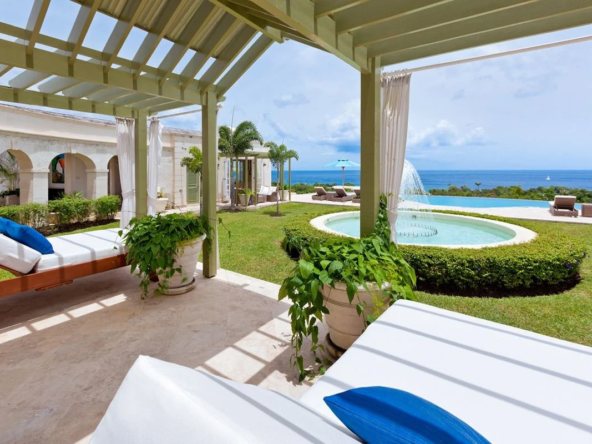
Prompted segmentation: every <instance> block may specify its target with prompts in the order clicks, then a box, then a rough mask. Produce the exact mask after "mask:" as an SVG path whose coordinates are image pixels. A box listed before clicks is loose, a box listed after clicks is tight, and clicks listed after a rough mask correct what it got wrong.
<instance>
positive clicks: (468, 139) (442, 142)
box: [407, 119, 489, 148]
mask: <svg viewBox="0 0 592 444" xmlns="http://www.w3.org/2000/svg"><path fill="white" fill-rule="evenodd" d="M488 142H489V137H488V136H487V134H486V132H485V130H484V129H483V128H482V127H480V126H479V127H475V128H472V129H471V130H469V131H466V132H464V133H463V132H461V131H460V130H459V129H458V128H457V126H456V125H454V124H453V123H451V122H449V121H448V120H444V119H442V120H440V121H439V122H438V123H437V124H436V125H434V126H428V127H426V128H423V129H421V130H415V129H414V128H409V134H408V135H407V146H408V147H409V148H439V147H451V146H452V147H462V146H471V145H472V146H474V145H485V144H487V143H488Z"/></svg>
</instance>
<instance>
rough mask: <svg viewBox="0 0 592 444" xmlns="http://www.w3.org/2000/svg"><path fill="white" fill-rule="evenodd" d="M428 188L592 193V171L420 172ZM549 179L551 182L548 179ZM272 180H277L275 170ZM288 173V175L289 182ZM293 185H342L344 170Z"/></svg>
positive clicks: (306, 174)
mask: <svg viewBox="0 0 592 444" xmlns="http://www.w3.org/2000/svg"><path fill="white" fill-rule="evenodd" d="M418 173H419V176H420V177H421V180H422V182H423V185H424V188H425V189H426V190H427V191H429V190H431V189H434V188H448V187H449V186H450V185H456V186H458V187H460V186H463V185H466V186H468V187H470V188H473V189H474V188H477V187H476V185H475V182H481V189H483V188H494V187H497V186H512V185H520V186H521V187H522V188H523V189H525V190H526V189H528V188H537V187H550V186H561V187H568V188H585V189H588V190H592V170H504V171H502V170H466V171H465V170H463V171H460V170H459V171H434V170H424V171H418ZM547 177H549V178H550V180H546V179H547ZM272 180H273V181H275V180H276V172H275V170H274V171H273V172H272ZM287 181H288V173H287V172H286V182H287ZM345 182H346V183H353V184H354V185H360V170H352V169H350V170H348V169H347V168H346V169H345ZM292 183H308V184H313V183H329V184H331V183H337V184H340V183H341V169H335V170H326V171H325V170H324V171H319V170H315V171H304V170H301V171H292Z"/></svg>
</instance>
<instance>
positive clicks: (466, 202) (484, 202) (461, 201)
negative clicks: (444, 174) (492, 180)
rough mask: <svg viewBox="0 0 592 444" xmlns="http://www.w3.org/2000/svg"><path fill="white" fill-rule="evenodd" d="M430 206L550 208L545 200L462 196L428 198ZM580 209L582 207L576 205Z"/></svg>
mask: <svg viewBox="0 0 592 444" xmlns="http://www.w3.org/2000/svg"><path fill="white" fill-rule="evenodd" d="M427 199H428V201H429V203H430V205H441V206H447V207H464V208H508V207H538V208H549V202H547V201H544V200H526V199H498V198H494V197H462V196H427ZM576 207H577V208H578V209H580V205H579V204H578V205H576Z"/></svg>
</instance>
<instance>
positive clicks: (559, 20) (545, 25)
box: [381, 0, 592, 66]
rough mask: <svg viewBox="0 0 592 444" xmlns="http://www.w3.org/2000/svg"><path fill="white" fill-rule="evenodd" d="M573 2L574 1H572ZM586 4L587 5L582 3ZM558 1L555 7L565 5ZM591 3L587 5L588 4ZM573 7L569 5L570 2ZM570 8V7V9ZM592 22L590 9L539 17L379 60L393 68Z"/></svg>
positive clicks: (391, 54) (408, 50) (405, 50)
mask: <svg viewBox="0 0 592 444" xmlns="http://www.w3.org/2000/svg"><path fill="white" fill-rule="evenodd" d="M574 1H575V0H574ZM584 3H586V2H584ZM565 4H566V3H563V2H559V3H557V6H560V5H565ZM588 4H590V2H588ZM570 5H572V3H570ZM572 9H573V8H572ZM590 23H592V6H589V7H587V8H582V9H580V10H575V11H573V10H572V11H570V12H568V13H563V14H557V15H555V16H552V17H550V18H546V17H545V18H539V19H534V20H526V21H525V22H520V23H514V24H512V25H509V26H504V27H501V28H495V29H491V30H488V31H484V32H476V33H474V34H472V35H468V36H460V37H458V38H452V39H448V40H445V41H442V42H434V43H431V44H426V45H422V46H418V47H415V48H410V49H403V50H400V51H396V52H393V53H389V54H386V55H384V56H382V57H381V61H382V66H388V65H394V64H397V63H401V62H406V61H409V60H415V59H421V58H424V57H430V56H433V55H439V54H445V53H448V52H454V51H460V50H462V49H468V48H474V47H477V46H483V45H489V44H492V43H499V42H503V41H507V40H514V39H518V38H522V37H527V36H531V35H536V34H541V33H543V32H552V31H560V30H562V29H567V28H572V27H574V26H583V25H587V24H590Z"/></svg>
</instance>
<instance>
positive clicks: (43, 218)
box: [18, 202, 48, 228]
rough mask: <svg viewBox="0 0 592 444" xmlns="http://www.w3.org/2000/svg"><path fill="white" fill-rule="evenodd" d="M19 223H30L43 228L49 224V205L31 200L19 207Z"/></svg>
mask: <svg viewBox="0 0 592 444" xmlns="http://www.w3.org/2000/svg"><path fill="white" fill-rule="evenodd" d="M18 208H19V209H20V211H19V223H21V224H24V225H29V226H30V227H33V228H41V227H44V226H46V225H47V218H48V209H47V205H43V204H41V203H36V202H30V203H26V204H23V205H21V206H20V207H18Z"/></svg>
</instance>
